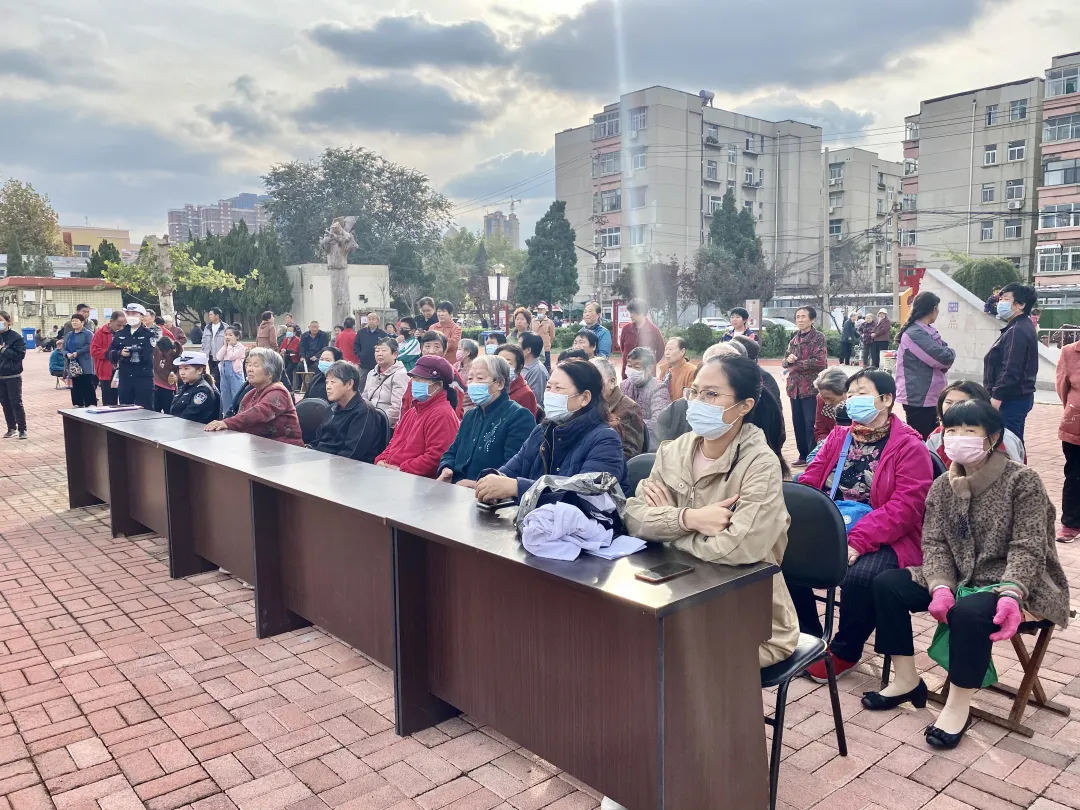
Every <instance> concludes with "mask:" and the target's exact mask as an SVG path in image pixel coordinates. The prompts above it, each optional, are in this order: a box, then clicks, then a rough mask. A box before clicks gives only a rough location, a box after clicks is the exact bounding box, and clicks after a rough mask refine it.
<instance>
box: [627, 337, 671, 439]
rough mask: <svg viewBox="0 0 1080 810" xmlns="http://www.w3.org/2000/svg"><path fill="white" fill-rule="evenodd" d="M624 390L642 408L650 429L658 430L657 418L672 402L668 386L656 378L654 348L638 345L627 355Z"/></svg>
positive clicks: (642, 414) (642, 413)
mask: <svg viewBox="0 0 1080 810" xmlns="http://www.w3.org/2000/svg"><path fill="white" fill-rule="evenodd" d="M621 388H622V392H623V393H624V394H626V396H628V397H630V399H632V400H634V402H636V403H637V404H638V407H639V408H641V416H642V417H643V418H644V419H645V424H646V425H647V426H648V428H649V430H656V420H658V419H659V418H660V414H661V413H662V412H663V410H664V408H666V407H667V406H668V405H670V404H671V394H670V393H669V392H668V387H667V386H666V385H665V384H664V383H662V382H660V380H658V379H656V355H654V354H653V353H652V349H647V348H645V347H644V346H638V347H637V348H636V349H633V350H631V352H630V354H628V355H627V356H626V379H625V380H623V382H622V386H621Z"/></svg>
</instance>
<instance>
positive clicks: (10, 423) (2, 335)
mask: <svg viewBox="0 0 1080 810" xmlns="http://www.w3.org/2000/svg"><path fill="white" fill-rule="evenodd" d="M24 357H26V341H25V340H24V339H23V336H22V335H21V334H19V332H18V331H17V330H15V329H12V328H11V316H10V315H8V314H7V313H6V312H2V311H0V405H2V406H3V409H4V421H6V422H7V433H5V434H4V438H5V439H11V438H13V437H14V436H15V433H16V431H18V434H19V438H20V439H25V438H26V410H25V409H24V408H23V400H22V371H23V358H24Z"/></svg>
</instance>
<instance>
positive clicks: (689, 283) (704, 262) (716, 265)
mask: <svg viewBox="0 0 1080 810" xmlns="http://www.w3.org/2000/svg"><path fill="white" fill-rule="evenodd" d="M727 261H730V257H729V256H728V254H727V253H726V252H725V251H724V250H723V249H722V248H719V247H716V246H714V245H703V246H702V247H700V248H698V250H697V252H696V253H695V254H694V263H693V264H692V265H687V266H685V267H683V268H682V271H681V272H680V274H679V295H680V296H681V298H682V299H683V300H684V301H686V302H687V305H689V304H695V305H696V306H697V311H698V316H699V317H700V316H701V312H702V310H703V309H705V307H707V306H709V304H713V303H715V302H716V300H717V299H718V298H719V297H720V295H721V270H720V265H721V264H722V263H723V262H727Z"/></svg>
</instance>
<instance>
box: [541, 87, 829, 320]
mask: <svg viewBox="0 0 1080 810" xmlns="http://www.w3.org/2000/svg"><path fill="white" fill-rule="evenodd" d="M555 177H556V181H555V194H556V198H557V199H559V200H564V201H565V202H566V216H567V218H568V219H569V220H570V224H571V226H572V227H573V228H574V230H575V231H576V233H577V244H578V245H579V247H582V248H586V250H584V251H580V250H579V253H578V276H579V282H578V283H579V291H578V300H579V301H584V300H588V299H590V298H594V297H595V298H607V297H609V296H610V291H609V288H610V285H611V284H612V283H613V282H614V280H615V279H616V278H618V276H619V274H620V273H621V271H622V268H623V266H625V265H641V264H645V263H647V262H649V261H652V260H666V259H668V258H669V257H672V256H674V257H675V258H676V259H678V260H679V261H682V260H684V259H687V260H689V259H692V257H693V254H694V252H695V251H696V250H697V249H698V248H699V247H700V246H701V244H702V243H703V242H704V241H705V238H706V236H707V235H708V231H709V225H710V223H711V221H712V213H713V211H715V210H716V209H718V208H719V207H720V204H721V201H722V199H723V196H724V194H725V192H726V191H727V190H729V189H730V190H732V191H733V192H734V194H735V198H736V201H737V204H738V205H739V206H740V207H742V208H745V209H747V210H749V211H750V212H751V213H752V214H753V216H754V218H755V220H756V221H757V233H758V235H759V236H760V237H761V241H762V246H763V248H764V250H765V253H766V255H767V257H768V258H769V259H773V258H775V259H776V260H777V261H778V262H779V263H781V264H785V265H788V268H789V269H788V271H787V273H786V275H785V277H784V278H783V279H782V280H781V282H780V287H781V289H785V288H791V289H797V288H800V287H801V288H805V287H806V286H807V285H808V284H811V283H812V282H813V281H814V280H815V279H817V280H818V281H820V274H821V264H820V258H819V257H820V249H821V230H822V222H823V219H822V211H821V206H822V195H821V129H820V128H819V127H815V126H811V125H809V124H803V123H800V122H797V121H780V122H772V121H765V120H762V119H760V118H754V117H751V116H748V115H742V114H739V113H735V112H730V111H728V110H722V109H717V108H714V107H712V106H711V94H709V93H705V92H704V91H703V92H702V94H698V95H694V94H691V93H684V92H681V91H679V90H672V89H670V88H667V87H650V88H647V89H645V90H638V91H636V92H633V93H628V94H625V95H623V96H621V97H620V99H619V100H618V101H617V102H615V103H614V104H609V105H607V106H606V107H604V109H603V110H602V111H601V112H598V113H597V114H596V115H594V116H593V118H592V121H591V122H590V123H589V124H587V125H586V126H583V127H577V128H573V129H568V130H565V131H563V132H560V133H558V134H556V136H555ZM587 251H592V252H591V253H590V252H587ZM601 252H602V254H603V255H602V259H601V261H600V263H599V268H597V262H596V259H595V255H594V254H599V253H601ZM597 270H599V272H597Z"/></svg>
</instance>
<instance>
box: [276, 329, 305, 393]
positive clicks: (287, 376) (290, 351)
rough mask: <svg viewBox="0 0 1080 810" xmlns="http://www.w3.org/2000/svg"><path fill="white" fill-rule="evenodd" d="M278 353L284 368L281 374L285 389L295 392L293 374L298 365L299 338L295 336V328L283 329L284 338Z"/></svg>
mask: <svg viewBox="0 0 1080 810" xmlns="http://www.w3.org/2000/svg"><path fill="white" fill-rule="evenodd" d="M278 351H279V352H280V353H281V359H282V360H283V361H284V363H285V368H284V370H283V371H282V374H281V376H282V379H283V380H284V381H285V387H286V388H288V389H289V390H290V391H292V390H295V388H296V386H295V385H293V372H294V371H296V369H297V367H298V366H299V365H300V336H299V335H298V334H296V327H294V326H286V327H285V336H284V337H283V338H282V339H281V344H280V345H279V346H278Z"/></svg>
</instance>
